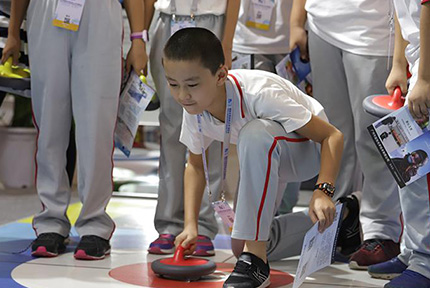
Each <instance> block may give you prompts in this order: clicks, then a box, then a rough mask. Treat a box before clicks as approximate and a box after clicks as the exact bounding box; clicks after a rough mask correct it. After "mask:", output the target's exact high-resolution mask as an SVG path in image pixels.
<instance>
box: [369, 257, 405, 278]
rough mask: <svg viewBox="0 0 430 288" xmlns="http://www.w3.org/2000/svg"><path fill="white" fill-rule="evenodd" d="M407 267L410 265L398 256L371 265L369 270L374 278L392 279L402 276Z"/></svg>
mask: <svg viewBox="0 0 430 288" xmlns="http://www.w3.org/2000/svg"><path fill="white" fill-rule="evenodd" d="M407 268H408V266H406V264H404V263H403V262H402V261H400V260H399V258H397V257H396V258H393V259H391V260H389V261H386V262H382V263H378V264H374V265H370V266H369V267H367V272H369V274H370V276H372V277H373V278H377V279H387V280H391V279H393V278H396V277H397V276H400V275H401V274H402V273H403V271H405V270H406V269H407Z"/></svg>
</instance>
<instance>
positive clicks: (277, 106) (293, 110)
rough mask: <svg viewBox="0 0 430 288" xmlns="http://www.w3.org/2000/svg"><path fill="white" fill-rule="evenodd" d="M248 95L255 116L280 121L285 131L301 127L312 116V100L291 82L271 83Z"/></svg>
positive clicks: (288, 131)
mask: <svg viewBox="0 0 430 288" xmlns="http://www.w3.org/2000/svg"><path fill="white" fill-rule="evenodd" d="M250 96H251V97H250V98H249V100H248V101H249V105H250V107H251V110H253V113H255V116H256V117H257V118H261V119H269V120H273V121H275V122H278V123H280V124H281V125H282V126H283V127H284V129H285V131H286V132H287V133H290V132H293V131H295V130H297V129H299V128H301V127H303V126H304V125H306V124H307V123H308V122H309V121H310V120H311V118H312V110H311V109H312V108H311V106H312V101H310V99H307V97H309V96H307V95H305V94H304V93H303V92H301V91H300V90H299V89H298V88H296V87H295V86H294V85H293V84H292V83H289V82H288V84H287V85H282V87H281V86H280V85H271V86H268V87H266V88H263V89H261V90H260V93H258V94H256V95H250ZM309 98H310V97H309Z"/></svg>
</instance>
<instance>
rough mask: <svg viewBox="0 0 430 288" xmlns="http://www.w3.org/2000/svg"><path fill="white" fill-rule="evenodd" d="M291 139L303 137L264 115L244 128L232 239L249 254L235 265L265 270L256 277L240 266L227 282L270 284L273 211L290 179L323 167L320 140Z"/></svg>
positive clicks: (303, 175)
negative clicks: (286, 130) (319, 149)
mask: <svg viewBox="0 0 430 288" xmlns="http://www.w3.org/2000/svg"><path fill="white" fill-rule="evenodd" d="M292 138H294V139H297V138H302V137H301V136H300V135H298V134H296V133H289V134H287V133H286V132H285V130H284V129H283V128H282V126H281V125H280V124H278V123H276V122H273V121H269V120H262V119H256V120H253V121H251V122H249V123H247V124H246V125H245V126H244V127H243V128H242V129H241V131H240V134H239V141H238V143H237V150H238V157H239V163H240V165H239V166H240V167H241V169H240V182H239V192H238V197H237V203H236V216H235V220H234V224H233V231H232V235H231V237H232V239H234V241H233V244H241V242H242V243H244V247H243V251H244V252H243V253H241V254H240V256H239V259H238V263H237V265H236V267H242V266H246V267H247V269H246V271H251V272H252V271H260V274H259V277H255V275H253V274H252V273H248V272H243V271H242V270H241V269H240V268H238V269H236V268H235V270H234V273H232V275H231V276H230V277H229V278H228V279H227V280H226V284H234V283H238V282H241V281H250V282H255V281H257V282H258V283H259V285H261V287H266V285H268V283H269V272H270V268H269V265H268V264H267V248H268V247H267V241H268V239H269V237H270V236H272V235H271V226H272V220H273V215H274V213H275V212H276V208H277V206H278V205H279V203H280V201H281V198H282V195H283V192H284V190H285V186H286V183H288V182H291V181H301V180H304V179H309V178H312V177H313V176H315V175H316V174H317V172H318V171H317V170H318V167H319V151H318V149H317V147H316V145H315V143H313V142H311V141H298V142H297V141H292V140H293V139H292ZM253 163H254V164H255V163H260V165H257V166H256V165H253ZM293 167H294V168H293ZM285 216H290V215H285ZM282 228H285V226H284V227H282ZM284 232H285V233H288V232H292V231H288V232H287V231H284ZM292 233H294V232H292ZM275 245H276V243H275ZM241 248H242V247H240V246H237V247H233V249H237V250H236V251H234V252H235V253H236V254H239V253H240V250H241ZM276 248H277V247H273V248H272V250H275V249H276ZM272 253H273V252H272ZM238 275H239V276H238Z"/></svg>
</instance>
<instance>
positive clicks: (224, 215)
mask: <svg viewBox="0 0 430 288" xmlns="http://www.w3.org/2000/svg"><path fill="white" fill-rule="evenodd" d="M227 83H228V85H229V86H228V88H229V89H230V91H228V92H230V93H227V99H226V101H227V103H226V104H227V107H226V111H225V130H224V141H223V165H222V181H221V200H220V201H215V202H213V203H212V207H213V208H214V210H215V211H216V212H217V213H218V215H219V216H220V217H221V220H222V222H223V223H224V224H225V225H226V226H227V227H228V228H229V229H230V231H231V230H232V229H233V222H234V211H233V209H232V208H231V207H230V205H229V204H228V203H227V201H226V200H225V182H226V178H227V164H228V154H229V145H230V135H231V121H232V116H233V92H232V90H233V89H231V83H230V82H227ZM197 124H198V129H199V134H200V143H201V147H202V158H203V168H204V171H205V180H206V191H207V193H208V195H209V201H212V192H211V190H210V187H209V172H208V167H207V162H206V153H205V147H204V140H203V130H202V115H201V114H199V115H197Z"/></svg>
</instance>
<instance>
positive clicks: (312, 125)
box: [296, 115, 343, 232]
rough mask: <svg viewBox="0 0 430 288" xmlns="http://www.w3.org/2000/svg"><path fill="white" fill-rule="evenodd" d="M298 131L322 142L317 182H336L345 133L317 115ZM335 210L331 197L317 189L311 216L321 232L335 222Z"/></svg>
mask: <svg viewBox="0 0 430 288" xmlns="http://www.w3.org/2000/svg"><path fill="white" fill-rule="evenodd" d="M296 132H297V133H299V134H300V135H302V136H304V137H306V138H308V139H311V140H312V141H314V142H318V143H320V144H321V166H320V173H319V176H318V181H317V183H323V182H329V183H335V182H336V177H337V173H338V172H339V166H340V160H341V158H342V151H343V134H342V133H341V132H340V131H339V130H337V129H336V128H335V127H334V126H333V125H331V124H330V123H327V122H325V121H324V120H322V119H321V118H319V117H318V116H315V115H313V116H312V118H311V120H310V121H309V122H308V123H307V124H306V125H305V126H303V127H302V128H300V129H298V130H296ZM335 211H336V209H335V206H334V203H333V201H332V200H331V198H330V197H329V196H327V195H326V194H324V192H322V191H321V190H318V189H317V190H315V191H314V193H313V196H312V199H311V202H310V204H309V216H310V217H311V219H312V221H313V222H314V223H315V222H317V221H319V222H320V225H319V231H320V232H322V231H324V230H325V229H326V228H327V227H329V226H330V225H331V224H332V223H333V220H334V216H335Z"/></svg>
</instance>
